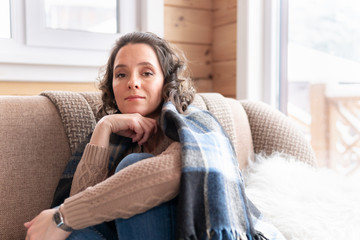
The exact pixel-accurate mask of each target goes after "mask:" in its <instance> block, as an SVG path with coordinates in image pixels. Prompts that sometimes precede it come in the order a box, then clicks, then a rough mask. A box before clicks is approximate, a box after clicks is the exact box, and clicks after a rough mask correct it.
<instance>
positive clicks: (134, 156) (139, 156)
mask: <svg viewBox="0 0 360 240" xmlns="http://www.w3.org/2000/svg"><path fill="white" fill-rule="evenodd" d="M153 156H154V155H152V154H150V153H131V154H129V155H127V156H126V157H124V158H123V159H122V160H121V161H120V163H119V164H118V166H117V167H116V170H115V172H118V171H120V170H121V169H124V168H126V167H127V166H130V165H131V164H134V163H136V162H138V161H141V160H144V159H146V158H151V157H153Z"/></svg>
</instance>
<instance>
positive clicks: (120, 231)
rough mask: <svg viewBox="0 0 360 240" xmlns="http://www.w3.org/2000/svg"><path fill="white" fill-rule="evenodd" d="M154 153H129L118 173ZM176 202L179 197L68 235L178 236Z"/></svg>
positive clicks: (165, 239)
mask: <svg viewBox="0 0 360 240" xmlns="http://www.w3.org/2000/svg"><path fill="white" fill-rule="evenodd" d="M152 156H153V155H151V154H149V153H133V154H129V155H128V156H126V157H125V158H124V159H123V160H122V161H121V162H120V163H119V165H118V166H117V168H116V170H115V173H116V172H118V171H120V170H121V169H123V168H125V167H127V166H129V165H131V164H133V163H135V162H138V161H141V160H143V159H146V158H149V157H152ZM176 205H177V198H175V199H173V200H171V201H169V202H166V203H163V204H161V205H159V206H157V207H154V208H152V209H150V210H148V211H146V212H144V213H141V214H138V215H135V216H133V217H131V218H129V219H116V220H115V221H113V222H104V223H101V224H98V225H95V226H91V227H87V228H84V229H80V230H75V231H73V232H72V233H71V235H70V236H69V237H68V238H67V239H68V240H76V239H93V240H100V239H107V240H113V239H121V240H137V239H148V240H152V239H154V240H155V239H156V240H170V239H175V231H176ZM118 236H119V237H118Z"/></svg>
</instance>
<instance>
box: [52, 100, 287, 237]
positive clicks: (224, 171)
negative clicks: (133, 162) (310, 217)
mask: <svg viewBox="0 0 360 240" xmlns="http://www.w3.org/2000/svg"><path fill="white" fill-rule="evenodd" d="M160 125H161V128H162V130H163V131H164V133H165V134H166V135H167V136H168V137H169V138H171V139H173V140H175V141H179V142H180V143H181V145H182V175H181V185H180V193H179V202H178V210H177V212H178V214H177V239H215V240H217V239H219V240H220V239H224V240H227V239H229V240H230V239H241V240H245V239H248V240H253V239H254V240H258V239H284V238H283V236H282V235H281V233H280V232H278V230H277V229H276V228H274V227H273V226H272V225H270V224H267V223H266V222H264V221H262V219H261V218H262V217H261V214H260V212H259V211H258V210H257V209H256V207H255V206H254V205H253V204H252V203H251V202H250V201H249V200H248V199H247V197H246V195H245V190H244V182H243V178H242V175H241V171H240V169H239V167H238V162H237V159H236V154H235V150H234V147H233V145H232V143H231V141H230V139H229V137H228V136H227V134H226V132H225V131H224V129H223V128H222V126H221V124H220V123H219V122H218V121H217V120H216V118H215V117H213V116H212V115H211V113H209V112H208V111H204V110H200V109H198V108H196V107H193V106H189V107H188V110H187V111H186V112H185V113H184V114H179V113H178V112H177V110H176V108H175V106H174V105H173V104H172V103H171V102H167V103H165V104H164V105H163V108H162V114H161V123H160ZM112 137H113V138H112V140H111V142H110V161H109V169H111V168H112V167H113V164H114V163H115V162H116V159H118V158H119V157H121V155H122V154H123V153H124V152H125V151H126V149H127V148H128V147H129V146H130V145H131V141H130V139H127V138H124V137H120V136H112ZM89 139H90V137H89V138H88V140H89ZM85 145H86V142H85V143H84V144H81V145H80V147H79V150H78V151H77V152H76V153H75V154H74V155H73V156H72V158H71V159H70V162H69V164H68V165H67V168H66V170H65V171H64V174H63V176H62V178H61V180H60V182H59V185H58V188H57V190H56V192H55V196H54V201H53V204H52V206H53V207H54V206H58V205H60V204H61V203H62V202H63V201H64V199H65V198H66V197H68V196H69V192H70V187H71V182H72V177H73V175H74V173H75V170H76V166H77V164H78V162H79V160H80V159H81V155H82V152H83V150H84V148H85Z"/></svg>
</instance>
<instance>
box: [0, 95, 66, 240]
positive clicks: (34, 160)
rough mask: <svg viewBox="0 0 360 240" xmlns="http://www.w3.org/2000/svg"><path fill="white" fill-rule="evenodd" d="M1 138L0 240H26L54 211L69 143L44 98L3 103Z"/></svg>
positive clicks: (55, 112)
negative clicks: (35, 223) (43, 215)
mask: <svg viewBox="0 0 360 240" xmlns="http://www.w3.org/2000/svg"><path fill="white" fill-rule="evenodd" d="M0 133H1V141H0V212H1V218H0V239H24V237H25V233H26V230H25V227H24V226H23V223H24V222H26V221H29V220H31V219H32V218H33V217H35V216H36V215H37V214H39V213H40V211H42V210H43V209H47V208H49V207H50V204H51V201H52V197H53V193H54V190H55V188H56V185H57V183H58V180H59V178H60V176H61V174H62V172H63V170H64V168H65V165H66V164H67V162H68V160H69V158H70V148H69V143H68V138H67V136H66V134H65V131H64V128H63V125H62V122H61V118H60V115H59V113H58V110H57V109H56V107H55V106H54V105H53V104H52V102H51V101H50V100H49V99H48V98H47V97H44V96H31V97H18V96H15V97H10V96H2V97H0Z"/></svg>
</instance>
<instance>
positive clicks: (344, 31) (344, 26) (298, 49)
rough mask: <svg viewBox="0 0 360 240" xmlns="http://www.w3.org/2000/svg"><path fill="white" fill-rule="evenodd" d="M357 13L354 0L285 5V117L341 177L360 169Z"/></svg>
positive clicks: (359, 36) (311, 0) (357, 4)
mask: <svg viewBox="0 0 360 240" xmlns="http://www.w3.org/2000/svg"><path fill="white" fill-rule="evenodd" d="M359 13H360V2H358V1H355V0H343V1H335V0H331V1H325V0H302V1H296V0H289V12H288V16H289V42H288V108H287V109H288V114H289V116H291V117H292V118H293V119H294V120H295V121H297V122H298V123H299V126H301V128H302V129H303V131H304V132H305V133H306V134H307V135H308V137H309V140H310V141H311V144H312V146H313V148H314V150H315V153H316V156H317V158H318V159H319V161H320V165H321V166H327V167H331V168H334V169H336V170H338V171H341V172H342V173H344V174H351V173H354V172H356V171H357V170H359V168H360V29H359V24H358V23H359V21H360V14H359ZM358 172H359V171H358Z"/></svg>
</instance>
